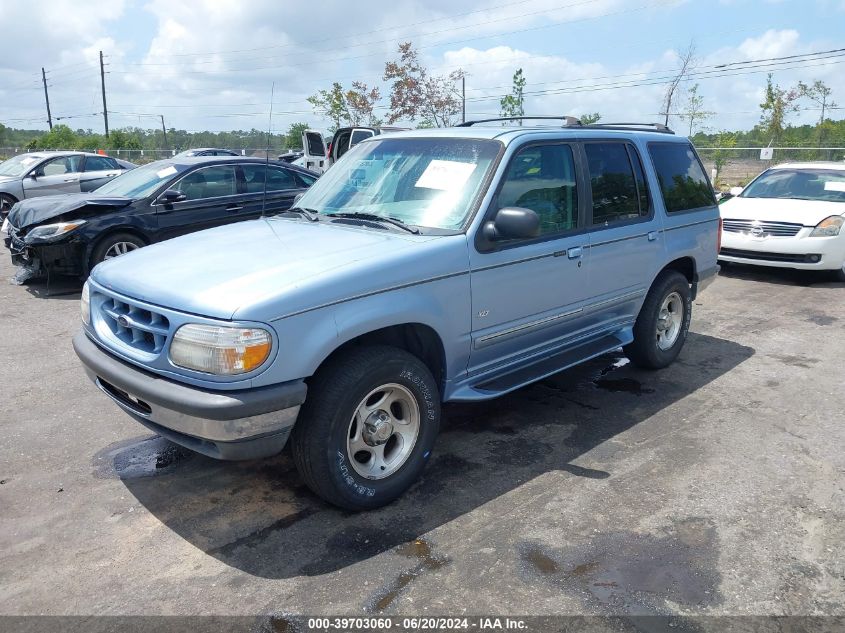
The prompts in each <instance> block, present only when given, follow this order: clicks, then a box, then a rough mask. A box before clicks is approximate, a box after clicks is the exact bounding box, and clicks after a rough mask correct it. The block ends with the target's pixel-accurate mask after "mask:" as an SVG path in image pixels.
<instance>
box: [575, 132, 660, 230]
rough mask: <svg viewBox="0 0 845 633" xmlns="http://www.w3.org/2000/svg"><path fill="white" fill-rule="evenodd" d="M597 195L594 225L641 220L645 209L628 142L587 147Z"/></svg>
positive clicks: (594, 198)
mask: <svg viewBox="0 0 845 633" xmlns="http://www.w3.org/2000/svg"><path fill="white" fill-rule="evenodd" d="M584 151H585V153H586V155H587V166H588V169H589V173H590V188H591V189H592V193H593V224H608V223H610V222H617V221H621V220H629V219H631V218H637V217H639V216H640V215H641V214H642V215H646V214H647V213H648V207H647V206H646V207H645V208H644V209H642V210H641V208H640V199H639V195H638V188H637V182H636V179H635V178H634V170H633V167H632V166H631V161H630V159H629V157H628V150H627V149H626V147H625V144H624V143H587V144H586V145H585V146H584Z"/></svg>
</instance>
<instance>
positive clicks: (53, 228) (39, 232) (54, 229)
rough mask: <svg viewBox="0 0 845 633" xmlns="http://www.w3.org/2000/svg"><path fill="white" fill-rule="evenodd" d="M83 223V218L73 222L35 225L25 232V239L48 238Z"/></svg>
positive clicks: (66, 231) (67, 231) (68, 231)
mask: <svg viewBox="0 0 845 633" xmlns="http://www.w3.org/2000/svg"><path fill="white" fill-rule="evenodd" d="M83 224H85V220H74V221H73V222H59V223H58V224H45V225H44V226H36V227H35V228H34V229H32V230H31V231H30V232H29V233H27V234H26V239H27V241H30V240H48V239H50V238H52V237H58V236H59V235H64V234H65V233H70V232H71V231H73V230H74V229H77V228H79V227H80V226H82V225H83Z"/></svg>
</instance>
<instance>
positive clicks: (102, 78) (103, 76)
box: [100, 51, 109, 138]
mask: <svg viewBox="0 0 845 633" xmlns="http://www.w3.org/2000/svg"><path fill="white" fill-rule="evenodd" d="M100 85H101V86H102V88H103V122H104V123H105V126H106V138H108V137H109V110H108V108H107V107H106V72H105V70H104V69H103V51H100Z"/></svg>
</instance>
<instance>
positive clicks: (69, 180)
mask: <svg viewBox="0 0 845 633" xmlns="http://www.w3.org/2000/svg"><path fill="white" fill-rule="evenodd" d="M77 180H79V178H65V182H76V181H77Z"/></svg>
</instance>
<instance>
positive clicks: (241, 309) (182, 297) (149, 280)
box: [91, 218, 468, 321]
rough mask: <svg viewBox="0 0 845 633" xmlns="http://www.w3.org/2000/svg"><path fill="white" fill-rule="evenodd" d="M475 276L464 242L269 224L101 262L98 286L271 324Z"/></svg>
mask: <svg viewBox="0 0 845 633" xmlns="http://www.w3.org/2000/svg"><path fill="white" fill-rule="evenodd" d="M456 241H459V242H460V243H461V246H460V247H459V248H455V247H454V246H453V245H455V243H456ZM467 269H468V260H467V250H466V236H464V235H463V234H460V235H454V236H426V235H412V234H410V233H408V234H405V233H399V232H397V231H394V230H392V229H377V228H362V227H359V226H350V225H348V224H339V223H333V222H329V221H321V222H307V221H305V220H298V219H292V218H289V219H282V218H276V219H272V218H265V219H260V220H252V221H247V222H240V223H237V224H232V225H228V226H221V227H217V228H214V229H208V230H206V231H200V232H198V233H192V234H190V235H185V236H183V237H179V238H176V239H172V240H168V241H166V242H161V243H159V244H153V245H152V246H148V247H146V248H142V249H139V250H137V251H133V252H131V253H129V254H127V255H124V256H122V257H118V258H115V259H111V260H107V261H105V262H103V263H101V264H99V265H98V266H96V267H95V268H94V270H93V271H92V273H91V278H92V279H93V280H94V282H96V283H97V284H99V285H101V286H104V287H105V288H108V289H111V290H114V291H115V292H117V293H119V294H123V295H126V296H128V297H131V298H135V299H138V300H140V301H144V302H147V303H151V304H154V305H160V306H163V307H167V308H171V309H174V310H179V311H182V312H190V313H193V314H198V315H202V316H207V317H212V318H219V319H235V318H237V319H242V320H255V321H268V320H272V319H275V318H278V317H282V316H285V315H289V314H293V313H296V312H299V311H302V310H308V309H312V308H316V307H320V306H324V305H326V304H331V303H334V302H337V301H342V300H344V299H349V298H352V297H354V296H358V295H361V294H367V293H369V292H375V291H379V290H385V289H387V288H393V287H396V286H397V285H402V284H405V283H409V282H413V281H418V280H421V279H429V278H431V277H437V276H441V275H448V274H454V273H456V272H466V271H467Z"/></svg>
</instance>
